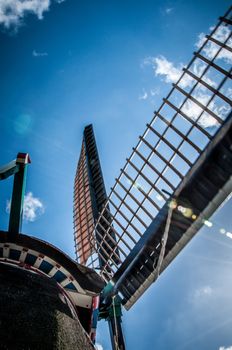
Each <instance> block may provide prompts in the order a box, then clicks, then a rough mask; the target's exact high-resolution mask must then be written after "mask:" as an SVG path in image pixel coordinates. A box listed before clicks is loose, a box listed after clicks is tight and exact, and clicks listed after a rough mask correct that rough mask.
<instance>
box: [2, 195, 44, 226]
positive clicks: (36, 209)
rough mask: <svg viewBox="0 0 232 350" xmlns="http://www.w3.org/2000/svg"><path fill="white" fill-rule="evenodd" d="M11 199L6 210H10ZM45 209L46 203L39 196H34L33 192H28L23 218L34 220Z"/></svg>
mask: <svg viewBox="0 0 232 350" xmlns="http://www.w3.org/2000/svg"><path fill="white" fill-rule="evenodd" d="M10 207H11V201H9V200H8V201H7V203H6V212H7V213H9V212H10ZM44 211H45V208H44V205H43V203H42V202H41V200H40V199H39V198H36V197H34V196H33V193H32V192H28V193H27V194H26V195H25V197H24V205H23V218H24V219H25V220H26V221H30V222H33V221H35V220H36V219H37V218H38V217H39V216H40V215H42V214H43V213H44Z"/></svg>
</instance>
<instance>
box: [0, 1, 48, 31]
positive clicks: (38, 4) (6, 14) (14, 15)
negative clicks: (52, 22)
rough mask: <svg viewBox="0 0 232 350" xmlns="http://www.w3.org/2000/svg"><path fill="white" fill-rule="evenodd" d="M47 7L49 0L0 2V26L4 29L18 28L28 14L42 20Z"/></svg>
mask: <svg viewBox="0 0 232 350" xmlns="http://www.w3.org/2000/svg"><path fill="white" fill-rule="evenodd" d="M49 6H50V0H0V24H3V25H4V26H5V27H6V28H10V27H12V26H13V27H18V26H19V25H20V24H21V23H22V19H23V18H24V17H25V15H26V14H29V13H31V14H34V15H36V16H37V17H38V19H42V18H43V13H44V12H45V11H48V9H49Z"/></svg>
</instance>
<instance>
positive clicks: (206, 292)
mask: <svg viewBox="0 0 232 350" xmlns="http://www.w3.org/2000/svg"><path fill="white" fill-rule="evenodd" d="M212 293H213V289H212V288H211V287H210V286H204V287H201V288H198V289H196V290H195V292H194V298H195V299H198V298H202V297H208V296H210V295H212Z"/></svg>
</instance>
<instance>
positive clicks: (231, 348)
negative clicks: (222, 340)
mask: <svg viewBox="0 0 232 350" xmlns="http://www.w3.org/2000/svg"><path fill="white" fill-rule="evenodd" d="M218 350H232V345H231V346H228V347H225V346H220V348H219V349H218Z"/></svg>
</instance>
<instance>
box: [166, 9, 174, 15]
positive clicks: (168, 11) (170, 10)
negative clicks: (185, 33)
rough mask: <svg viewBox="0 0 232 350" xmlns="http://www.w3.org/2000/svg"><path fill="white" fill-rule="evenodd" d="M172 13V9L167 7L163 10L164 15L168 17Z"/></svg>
mask: <svg viewBox="0 0 232 350" xmlns="http://www.w3.org/2000/svg"><path fill="white" fill-rule="evenodd" d="M172 11H173V7H167V8H166V9H165V13H166V14H167V15H169V14H170V13H171V12H172Z"/></svg>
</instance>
